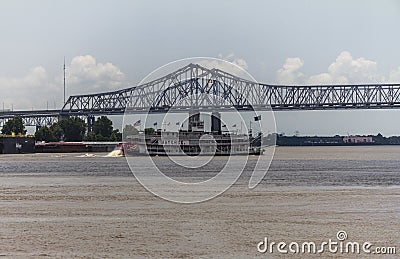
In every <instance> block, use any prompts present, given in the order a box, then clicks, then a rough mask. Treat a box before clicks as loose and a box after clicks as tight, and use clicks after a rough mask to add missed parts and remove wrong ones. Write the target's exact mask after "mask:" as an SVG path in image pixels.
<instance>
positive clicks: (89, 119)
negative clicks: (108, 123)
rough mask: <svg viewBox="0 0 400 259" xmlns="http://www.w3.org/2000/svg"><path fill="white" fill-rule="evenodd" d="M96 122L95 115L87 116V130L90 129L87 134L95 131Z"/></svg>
mask: <svg viewBox="0 0 400 259" xmlns="http://www.w3.org/2000/svg"><path fill="white" fill-rule="evenodd" d="M94 121H95V118H94V116H93V115H88V116H87V119H86V123H87V128H88V131H87V132H91V131H92V130H93V124H94Z"/></svg>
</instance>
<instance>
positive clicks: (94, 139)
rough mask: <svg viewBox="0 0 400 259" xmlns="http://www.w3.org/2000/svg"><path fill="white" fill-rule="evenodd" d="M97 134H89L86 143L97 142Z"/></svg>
mask: <svg viewBox="0 0 400 259" xmlns="http://www.w3.org/2000/svg"><path fill="white" fill-rule="evenodd" d="M96 140H97V139H96V133H94V132H93V131H91V132H89V133H88V134H87V135H86V137H85V141H96Z"/></svg>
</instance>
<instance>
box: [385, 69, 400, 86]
mask: <svg viewBox="0 0 400 259" xmlns="http://www.w3.org/2000/svg"><path fill="white" fill-rule="evenodd" d="M388 83H400V67H398V68H397V69H396V70H392V71H390V75H389V80H388Z"/></svg>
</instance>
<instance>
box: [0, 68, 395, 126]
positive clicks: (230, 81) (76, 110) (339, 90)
mask: <svg viewBox="0 0 400 259" xmlns="http://www.w3.org/2000/svg"><path fill="white" fill-rule="evenodd" d="M127 107H129V108H128V109H129V111H130V112H132V113H148V112H167V111H169V110H170V109H172V108H173V109H174V111H187V110H189V109H191V108H198V109H200V110H225V109H227V108H235V109H238V110H248V109H255V110H263V109H270V108H272V110H274V111H287V110H339V109H393V108H400V84H362V85H308V86H302V85H292V86H287V85H270V84H262V83H257V82H252V81H249V80H245V79H242V78H239V77H237V76H234V75H232V74H230V73H227V72H224V71H222V70H219V69H208V68H205V67H202V66H200V65H197V64H189V65H187V66H185V67H183V68H181V69H178V70H177V71H175V72H173V73H170V74H168V75H165V76H163V77H161V78H158V79H156V80H153V81H151V82H147V83H145V84H141V85H138V86H134V87H130V88H126V89H122V90H118V91H112V92H105V93H97V94H87V95H75V96H70V97H69V98H68V100H67V101H66V103H65V105H64V107H63V108H62V109H61V110H50V111H47V110H42V111H18V112H3V113H2V112H0V120H1V121H3V123H4V121H5V120H7V119H9V118H12V117H15V116H20V117H22V118H23V120H24V122H25V123H26V125H49V124H52V123H53V122H55V121H57V119H58V118H59V117H62V116H80V117H86V118H92V119H91V120H93V116H99V115H113V114H123V113H124V112H125V109H126V108H127ZM0 124H2V123H1V122H0Z"/></svg>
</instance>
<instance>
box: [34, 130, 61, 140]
mask: <svg viewBox="0 0 400 259" xmlns="http://www.w3.org/2000/svg"><path fill="white" fill-rule="evenodd" d="M35 138H36V140H39V141H46V142H51V141H57V138H56V137H55V136H54V134H53V132H52V130H51V129H50V128H48V127H46V126H42V127H40V129H39V130H37V131H36V132H35Z"/></svg>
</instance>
